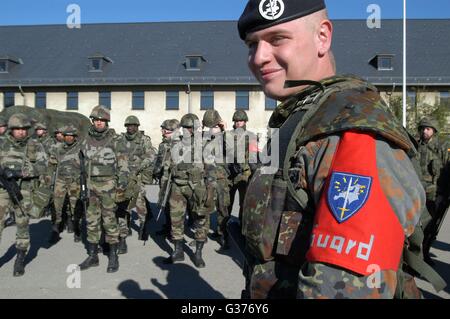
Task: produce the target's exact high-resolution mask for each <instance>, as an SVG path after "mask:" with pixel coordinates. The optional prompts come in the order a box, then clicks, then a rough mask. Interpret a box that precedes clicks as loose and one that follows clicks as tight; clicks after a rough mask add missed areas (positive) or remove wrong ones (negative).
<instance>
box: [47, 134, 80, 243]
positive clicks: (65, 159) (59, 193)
mask: <svg viewBox="0 0 450 319" xmlns="http://www.w3.org/2000/svg"><path fill="white" fill-rule="evenodd" d="M62 133H63V136H64V144H63V145H62V147H59V148H57V149H56V150H55V151H54V153H53V154H51V155H50V162H51V163H54V165H55V170H56V172H55V186H54V203H55V212H56V214H55V221H54V224H53V227H52V235H51V238H50V242H56V241H57V240H58V239H59V232H60V231H61V227H60V225H61V222H62V211H63V206H64V202H65V199H66V196H68V198H69V207H68V209H67V218H68V220H69V221H70V222H68V224H70V225H74V216H75V209H76V208H77V201H78V199H79V198H80V172H81V170H80V156H79V155H80V143H79V141H78V130H77V128H76V127H74V126H72V125H69V126H66V127H65V128H64V130H63V132H62ZM78 222H79V221H78ZM74 227H77V228H79V227H80V226H79V225H75V226H74ZM80 240H81V238H80V236H79V233H77V232H75V234H74V241H75V242H79V241H80Z"/></svg>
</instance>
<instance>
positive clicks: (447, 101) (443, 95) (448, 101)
mask: <svg viewBox="0 0 450 319" xmlns="http://www.w3.org/2000/svg"><path fill="white" fill-rule="evenodd" d="M439 104H440V105H441V106H444V107H450V92H449V91H441V92H439Z"/></svg>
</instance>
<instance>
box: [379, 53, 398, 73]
mask: <svg viewBox="0 0 450 319" xmlns="http://www.w3.org/2000/svg"><path fill="white" fill-rule="evenodd" d="M392 58H393V57H392V56H390V55H380V56H378V70H380V71H391V70H393V69H394V68H393V67H392Z"/></svg>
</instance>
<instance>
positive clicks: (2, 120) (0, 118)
mask: <svg viewBox="0 0 450 319" xmlns="http://www.w3.org/2000/svg"><path fill="white" fill-rule="evenodd" d="M0 126H8V122H7V121H6V118H5V117H4V116H0Z"/></svg>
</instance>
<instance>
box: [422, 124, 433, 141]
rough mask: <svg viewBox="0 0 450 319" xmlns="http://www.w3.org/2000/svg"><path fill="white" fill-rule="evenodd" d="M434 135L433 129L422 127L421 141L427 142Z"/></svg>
mask: <svg viewBox="0 0 450 319" xmlns="http://www.w3.org/2000/svg"><path fill="white" fill-rule="evenodd" d="M433 135H434V129H433V128H431V127H424V128H423V129H422V139H424V140H429V139H430V138H431V137H432V136H433Z"/></svg>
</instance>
